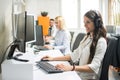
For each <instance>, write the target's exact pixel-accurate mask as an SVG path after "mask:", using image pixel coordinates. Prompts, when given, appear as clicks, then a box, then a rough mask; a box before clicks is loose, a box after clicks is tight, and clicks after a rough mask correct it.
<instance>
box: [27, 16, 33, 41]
mask: <svg viewBox="0 0 120 80" xmlns="http://www.w3.org/2000/svg"><path fill="white" fill-rule="evenodd" d="M33 40H35V37H34V16H33V15H27V24H26V42H28V41H33Z"/></svg>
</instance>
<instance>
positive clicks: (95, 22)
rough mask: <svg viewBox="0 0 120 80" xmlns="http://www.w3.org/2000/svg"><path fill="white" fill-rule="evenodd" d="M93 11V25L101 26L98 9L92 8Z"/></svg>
mask: <svg viewBox="0 0 120 80" xmlns="http://www.w3.org/2000/svg"><path fill="white" fill-rule="evenodd" d="M93 12H94V14H95V19H94V25H95V27H96V28H100V27H102V25H103V22H102V20H101V17H100V15H99V12H98V11H95V10H93Z"/></svg>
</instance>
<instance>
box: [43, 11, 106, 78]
mask: <svg viewBox="0 0 120 80" xmlns="http://www.w3.org/2000/svg"><path fill="white" fill-rule="evenodd" d="M84 25H85V28H86V31H87V35H86V36H85V37H84V39H83V40H82V41H81V42H80V45H79V47H78V48H77V49H76V50H74V52H73V53H71V54H70V55H65V56H61V57H49V56H45V57H43V59H47V60H67V61H70V60H72V61H73V63H76V62H78V63H79V65H73V66H71V65H64V64H58V65H56V68H58V69H62V70H64V71H70V70H72V71H73V70H74V71H77V72H78V74H79V76H80V77H81V79H82V80H88V79H93V78H94V79H98V80H99V71H100V66H101V63H102V60H103V57H104V54H105V52H106V48H107V41H106V30H105V28H104V26H103V21H102V17H101V15H100V13H99V12H98V11H95V10H90V11H88V12H87V13H86V14H85V15H84Z"/></svg>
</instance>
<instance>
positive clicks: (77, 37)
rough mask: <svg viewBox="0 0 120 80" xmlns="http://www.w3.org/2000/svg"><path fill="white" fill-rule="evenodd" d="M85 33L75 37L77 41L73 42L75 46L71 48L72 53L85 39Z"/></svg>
mask: <svg viewBox="0 0 120 80" xmlns="http://www.w3.org/2000/svg"><path fill="white" fill-rule="evenodd" d="M84 36H85V33H78V34H77V36H76V37H75V40H74V41H73V45H72V47H71V50H72V52H73V51H74V50H75V49H76V48H78V46H79V44H80V42H81V41H82V39H83V38H84Z"/></svg>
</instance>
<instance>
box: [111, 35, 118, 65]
mask: <svg viewBox="0 0 120 80" xmlns="http://www.w3.org/2000/svg"><path fill="white" fill-rule="evenodd" d="M114 37H116V38H117V39H118V43H117V51H116V54H113V55H112V61H111V65H112V66H114V67H120V36H119V35H114Z"/></svg>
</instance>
